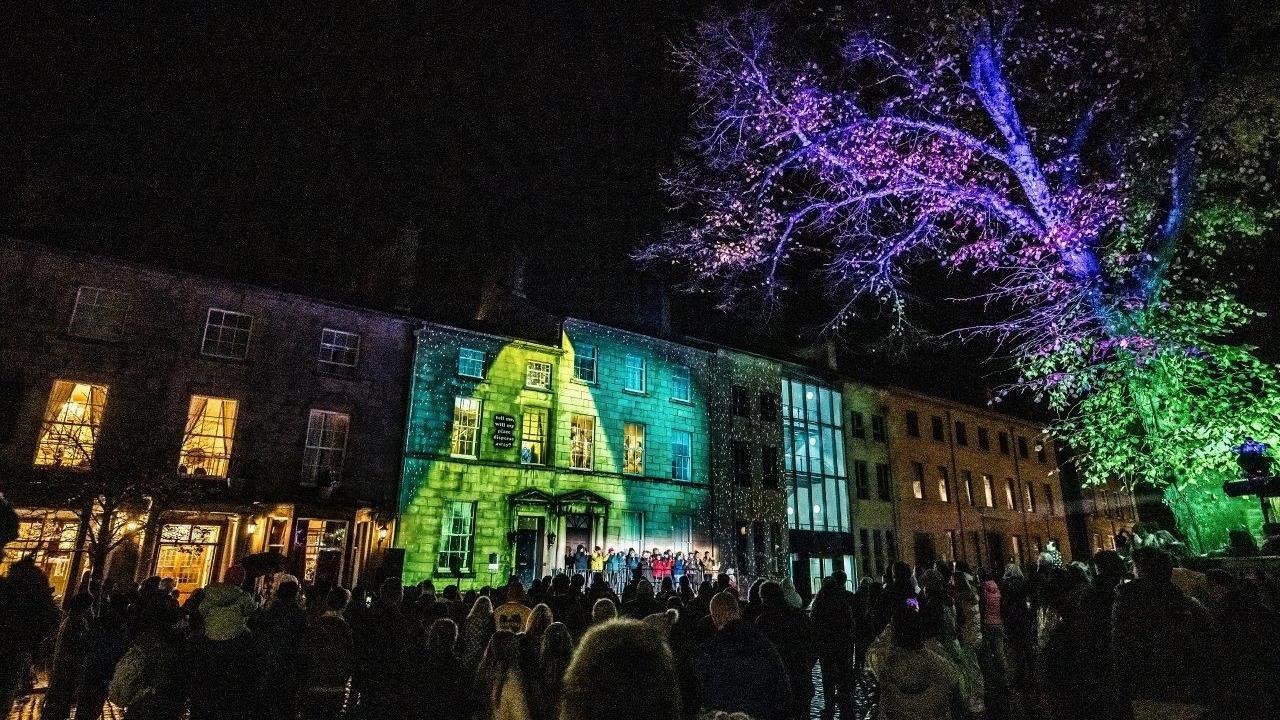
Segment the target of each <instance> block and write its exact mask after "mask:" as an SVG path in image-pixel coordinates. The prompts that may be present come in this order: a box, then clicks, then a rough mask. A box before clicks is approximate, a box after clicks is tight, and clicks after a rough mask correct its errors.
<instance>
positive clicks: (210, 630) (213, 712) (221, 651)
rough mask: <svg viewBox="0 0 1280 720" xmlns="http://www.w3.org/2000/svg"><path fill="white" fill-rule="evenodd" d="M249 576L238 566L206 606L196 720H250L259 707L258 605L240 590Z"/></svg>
mask: <svg viewBox="0 0 1280 720" xmlns="http://www.w3.org/2000/svg"><path fill="white" fill-rule="evenodd" d="M244 575H245V573H244V568H242V567H240V566H239V565H235V566H232V567H231V568H229V569H228V570H227V572H226V574H225V576H224V578H223V581H222V582H221V583H217V584H215V585H210V586H209V587H207V588H205V592H204V598H203V600H201V601H200V610H199V612H200V616H201V617H202V618H203V620H204V634H203V636H202V637H199V638H197V639H196V641H195V644H194V648H193V653H192V655H193V665H194V667H193V668H192V681H191V718H192V720H244V719H245V718H249V717H251V716H252V713H253V709H254V708H256V707H257V696H258V680H259V678H260V677H261V665H262V663H261V657H260V646H259V645H258V643H257V642H256V641H255V639H254V637H253V632H252V631H251V630H250V629H249V616H250V615H252V614H253V612H254V610H255V609H256V603H255V602H254V599H253V595H251V594H249V593H248V592H245V591H244V590H243V589H241V587H240V585H241V584H242V583H243V582H244ZM165 594H166V595H167V593H165Z"/></svg>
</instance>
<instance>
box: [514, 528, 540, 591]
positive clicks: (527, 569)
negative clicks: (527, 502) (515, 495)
mask: <svg viewBox="0 0 1280 720" xmlns="http://www.w3.org/2000/svg"><path fill="white" fill-rule="evenodd" d="M543 522H544V521H543V519H542V518H541V517H533V516H530V515H521V516H520V517H519V518H517V519H516V575H518V576H519V577H520V582H522V583H524V584H525V586H526V587H527V586H529V585H530V584H532V583H533V581H534V579H535V578H537V577H538V575H539V574H540V573H541V572H542V529H543Z"/></svg>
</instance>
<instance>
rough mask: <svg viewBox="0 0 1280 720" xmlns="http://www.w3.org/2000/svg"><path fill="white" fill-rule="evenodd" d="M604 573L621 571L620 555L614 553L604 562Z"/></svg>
mask: <svg viewBox="0 0 1280 720" xmlns="http://www.w3.org/2000/svg"><path fill="white" fill-rule="evenodd" d="M605 571H606V572H608V573H610V574H613V573H617V572H621V571H622V555H620V554H618V553H614V554H612V555H610V556H609V559H608V560H606V561H605Z"/></svg>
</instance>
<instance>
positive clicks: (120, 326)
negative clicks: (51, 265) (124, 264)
mask: <svg viewBox="0 0 1280 720" xmlns="http://www.w3.org/2000/svg"><path fill="white" fill-rule="evenodd" d="M128 313H129V296H128V295H127V294H125V293H122V292H117V291H115V290H108V289H106V288H99V287H89V286H87V285H82V286H81V287H80V289H79V290H77V291H76V305H75V308H74V309H72V311H71V324H70V325H69V326H68V328H67V332H68V333H69V334H71V335H75V336H76V337H82V338H88V339H90V340H107V341H112V340H119V339H120V338H121V336H123V335H124V323H125V318H126V317H127V316H128Z"/></svg>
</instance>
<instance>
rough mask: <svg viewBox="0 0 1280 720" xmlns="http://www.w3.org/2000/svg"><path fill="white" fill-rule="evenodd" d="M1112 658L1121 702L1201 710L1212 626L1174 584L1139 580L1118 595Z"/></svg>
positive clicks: (1205, 694) (1207, 681)
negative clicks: (1172, 704)
mask: <svg viewBox="0 0 1280 720" xmlns="http://www.w3.org/2000/svg"><path fill="white" fill-rule="evenodd" d="M1111 639H1112V640H1111V642H1112V646H1111V658H1112V661H1113V670H1114V673H1115V677H1116V680H1117V683H1118V685H1119V688H1118V689H1119V691H1120V694H1121V696H1122V697H1124V698H1132V699H1144V700H1155V701H1162V702H1179V703H1195V704H1200V703H1203V702H1205V701H1206V700H1207V698H1208V697H1209V695H1210V691H1211V689H1212V688H1211V683H1212V672H1211V671H1212V669H1213V668H1214V667H1215V666H1216V664H1215V660H1214V653H1213V650H1214V642H1213V622H1212V621H1211V620H1210V618H1209V614H1208V612H1206V611H1205V609H1204V607H1203V606H1202V605H1200V603H1199V602H1196V600H1194V599H1193V598H1191V597H1189V596H1188V595H1187V594H1186V593H1184V592H1182V590H1180V589H1178V587H1177V586H1175V585H1174V584H1172V583H1159V582H1155V581H1152V580H1148V579H1144V578H1138V579H1137V580H1134V581H1133V582H1130V583H1126V584H1125V585H1121V586H1120V587H1119V588H1118V589H1117V590H1116V600H1115V605H1114V609H1113V610H1112V614H1111Z"/></svg>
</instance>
